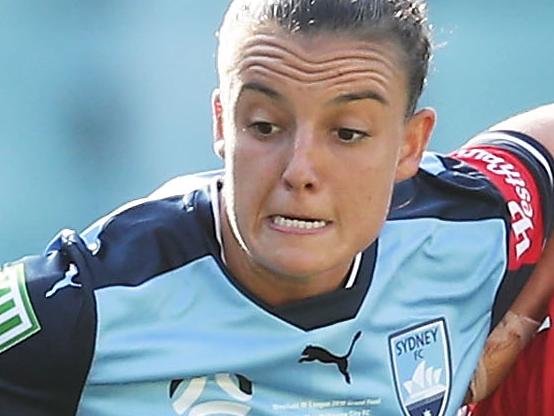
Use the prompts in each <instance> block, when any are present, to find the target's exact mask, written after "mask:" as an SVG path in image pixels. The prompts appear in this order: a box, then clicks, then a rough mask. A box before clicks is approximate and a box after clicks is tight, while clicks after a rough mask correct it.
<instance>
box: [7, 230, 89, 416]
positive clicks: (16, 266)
mask: <svg viewBox="0 0 554 416" xmlns="http://www.w3.org/2000/svg"><path fill="white" fill-rule="evenodd" d="M87 257H90V254H89V253H88V250H87V248H86V247H85V245H84V243H83V242H82V241H81V240H80V239H79V237H78V236H77V235H76V234H75V233H71V232H68V231H65V232H63V233H61V234H60V236H59V237H58V238H57V239H56V240H54V243H53V245H51V247H50V248H49V250H48V251H47V253H46V254H45V255H42V256H33V257H26V258H24V259H22V260H20V261H19V262H16V263H10V264H7V265H5V266H4V267H3V268H2V270H1V271H0V414H1V415H18V416H19V415H21V416H65V415H74V414H75V412H76V409H77V406H78V403H79V399H80V396H81V392H82V389H83V385H84V382H85V380H86V377H87V374H88V371H89V368H90V364H91V361H92V356H93V351H94V342H95V331H96V312H95V311H96V307H95V300H94V294H93V291H92V284H91V281H92V278H91V276H90V275H89V272H88V270H89V265H88V264H87V262H88V261H89V259H88V258H87Z"/></svg>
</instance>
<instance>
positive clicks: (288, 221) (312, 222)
mask: <svg viewBox="0 0 554 416" xmlns="http://www.w3.org/2000/svg"><path fill="white" fill-rule="evenodd" d="M271 222H272V223H273V225H276V226H278V227H280V228H286V229H291V230H319V229H321V228H324V227H325V226H326V225H328V224H329V223H330V222H329V221H325V220H321V219H308V218H294V217H284V216H282V215H275V216H273V217H272V218H271Z"/></svg>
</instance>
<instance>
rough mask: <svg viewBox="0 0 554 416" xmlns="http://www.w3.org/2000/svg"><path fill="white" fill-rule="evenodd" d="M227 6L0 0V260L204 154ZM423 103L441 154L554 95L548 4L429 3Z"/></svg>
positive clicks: (215, 1)
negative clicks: (219, 31) (430, 38)
mask: <svg viewBox="0 0 554 416" xmlns="http://www.w3.org/2000/svg"><path fill="white" fill-rule="evenodd" d="M226 3H227V0H207V1H191V0H180V1H178V0H156V1H155V2H154V1H150V2H146V1H139V2H137V1H134V0H117V1H116V0H94V1H87V2H76V1H70V0H58V1H53V2H52V1H51V2H40V1H32V0H27V1H21V0H0V186H1V194H0V195H1V198H0V263H3V262H5V261H8V260H12V259H15V258H17V257H20V256H23V255H26V254H30V253H36V252H40V251H41V250H42V249H43V248H44V246H45V244H46V243H47V242H48V241H49V240H50V238H51V237H53V236H54V234H55V233H56V232H57V231H58V230H59V229H61V228H65V227H69V228H75V229H79V230H80V229H83V228H84V227H86V226H87V225H88V224H89V223H90V222H91V221H92V220H94V219H96V218H98V217H100V216H102V215H104V214H105V213H107V212H109V211H110V210H111V209H113V208H115V207H116V206H118V205H120V204H121V203H123V202H125V201H127V200H129V199H134V198H136V197H140V196H143V195H145V194H147V193H149V192H150V191H151V190H153V189H154V188H155V187H156V186H158V184H160V183H162V182H164V181H165V180H167V179H169V178H171V177H173V176H177V175H180V174H184V173H189V172H194V171H197V170H202V169H209V168H215V167H219V166H220V165H221V164H220V161H219V160H218V159H217V158H216V157H214V156H213V155H212V153H211V116H210V93H211V90H212V89H213V87H214V86H215V85H216V73H215V67H214V50H215V46H216V39H215V36H214V34H215V31H216V28H217V26H218V24H219V21H220V19H221V16H222V14H223V11H224V8H225V6H226ZM429 8H430V16H431V21H432V22H433V26H434V41H435V44H437V45H438V48H437V49H436V51H435V57H434V61H433V66H432V68H431V75H430V79H429V85H428V88H427V91H426V93H425V95H424V97H423V100H422V102H421V104H422V105H430V106H433V107H434V108H436V109H437V111H438V113H439V123H438V126H437V128H436V130H435V134H434V139H433V142H432V144H431V148H432V149H434V150H438V151H443V152H444V151H448V150H451V149H453V148H455V147H456V146H457V145H459V144H460V143H462V142H463V141H464V140H465V139H466V138H468V137H469V136H471V135H472V134H474V133H476V132H478V131H479V130H481V129H483V128H485V127H486V126H488V125H490V124H491V123H494V122H495V121H496V120H499V119H502V118H505V117H506V116H508V115H510V114H513V113H514V112H517V111H519V110H521V109H525V108H529V107H533V106H536V105H539V104H542V103H546V102H549V101H552V100H554V75H553V68H554V45H553V41H554V25H552V21H553V19H554V2H553V1H552V0H534V1H533V2H523V1H516V0H487V1H479V0H467V1H455V0H430V1H429Z"/></svg>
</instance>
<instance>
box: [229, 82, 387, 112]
mask: <svg viewBox="0 0 554 416" xmlns="http://www.w3.org/2000/svg"><path fill="white" fill-rule="evenodd" d="M245 91H255V92H259V93H262V94H264V95H266V96H268V97H269V98H271V99H274V100H277V101H285V97H284V96H283V95H281V94H280V93H278V92H277V91H275V90H274V89H272V88H270V87H268V86H266V85H264V84H261V83H259V82H247V83H245V84H244V85H243V86H242V87H241V89H240V92H239V96H240V95H242V93H243V92H245ZM360 100H373V101H377V102H379V103H381V104H383V105H386V106H388V105H389V102H388V100H387V99H386V98H385V97H383V96H382V95H381V94H379V93H377V92H375V91H371V90H367V91H361V92H353V93H347V94H341V95H339V96H337V97H335V98H333V99H331V100H330V101H329V103H330V104H347V103H350V102H352V101H360Z"/></svg>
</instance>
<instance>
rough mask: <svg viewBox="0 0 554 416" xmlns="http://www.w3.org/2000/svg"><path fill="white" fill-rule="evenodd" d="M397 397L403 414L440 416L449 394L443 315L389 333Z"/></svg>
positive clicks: (447, 355) (444, 408)
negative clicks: (440, 317)
mask: <svg viewBox="0 0 554 416" xmlns="http://www.w3.org/2000/svg"><path fill="white" fill-rule="evenodd" d="M389 348H390V356H391V361H392V363H391V364H392V370H393V375H394V381H395V385H396V393H397V395H398V400H399V401H400V405H401V406H402V410H403V411H404V414H405V415H406V416H443V415H444V414H445V411H446V405H447V403H448V397H449V395H450V380H451V366H450V347H449V344H448V333H447V331H446V322H445V320H444V319H437V320H435V321H431V322H426V323H423V324H420V325H417V326H414V327H411V328H408V329H405V330H402V331H400V332H397V333H395V334H393V335H391V336H390V337H389Z"/></svg>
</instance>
